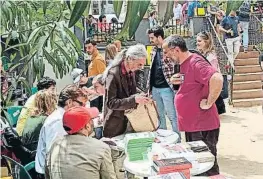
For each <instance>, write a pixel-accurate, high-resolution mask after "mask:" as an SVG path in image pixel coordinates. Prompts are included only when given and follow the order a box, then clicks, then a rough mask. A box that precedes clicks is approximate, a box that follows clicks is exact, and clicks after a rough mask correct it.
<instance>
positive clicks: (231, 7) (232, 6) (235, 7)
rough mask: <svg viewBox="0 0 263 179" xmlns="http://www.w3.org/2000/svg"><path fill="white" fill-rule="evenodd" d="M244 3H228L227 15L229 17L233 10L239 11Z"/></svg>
mask: <svg viewBox="0 0 263 179" xmlns="http://www.w3.org/2000/svg"><path fill="white" fill-rule="evenodd" d="M243 2H244V1H227V8H226V15H229V13H230V11H231V10H235V11H236V10H238V9H239V7H240V6H241V5H242V3H243Z"/></svg>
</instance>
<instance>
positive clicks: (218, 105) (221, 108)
mask: <svg viewBox="0 0 263 179" xmlns="http://www.w3.org/2000/svg"><path fill="white" fill-rule="evenodd" d="M189 52H191V53H195V54H198V55H199V56H201V57H203V59H205V61H206V62H207V63H209V64H210V65H211V63H210V62H209V61H208V60H207V58H206V57H205V56H204V55H202V54H201V53H200V52H198V51H197V50H189ZM178 68H179V71H178ZM178 68H177V73H179V72H180V66H179V67H178ZM179 86H180V85H174V88H175V89H176V90H178V89H179ZM222 90H223V89H222ZM215 104H216V108H217V112H218V114H223V113H226V107H225V103H224V100H223V97H222V92H221V94H220V95H219V97H218V98H217V100H216V102H215Z"/></svg>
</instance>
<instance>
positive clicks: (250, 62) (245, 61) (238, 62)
mask: <svg viewBox="0 0 263 179" xmlns="http://www.w3.org/2000/svg"><path fill="white" fill-rule="evenodd" d="M234 64H235V66H246V65H258V64H259V60H258V58H249V59H235V61H234Z"/></svg>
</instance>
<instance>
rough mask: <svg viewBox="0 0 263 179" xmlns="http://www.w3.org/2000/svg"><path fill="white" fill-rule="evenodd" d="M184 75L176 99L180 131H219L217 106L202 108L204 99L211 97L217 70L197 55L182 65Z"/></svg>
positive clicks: (181, 70)
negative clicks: (210, 88)
mask: <svg viewBox="0 0 263 179" xmlns="http://www.w3.org/2000/svg"><path fill="white" fill-rule="evenodd" d="M180 73H181V74H184V81H183V83H182V84H181V86H180V88H179V90H178V92H177V94H176V98H175V106H176V110H177V115H178V124H179V129H180V131H185V132H196V131H208V130H213V129H217V128H219V126H220V122H219V116H218V113H217V108H216V105H215V104H213V106H212V107H211V108H210V109H208V110H203V109H201V108H200V102H201V100H202V99H207V98H208V95H209V80H210V78H211V77H212V75H213V74H214V73H216V69H215V68H214V67H212V66H211V65H210V64H209V63H208V62H207V61H206V60H205V59H203V58H202V57H201V56H199V55H197V54H193V55H191V56H190V57H189V58H188V59H187V60H186V61H184V62H183V63H182V64H181V69H180Z"/></svg>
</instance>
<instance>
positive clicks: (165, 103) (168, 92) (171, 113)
mask: <svg viewBox="0 0 263 179" xmlns="http://www.w3.org/2000/svg"><path fill="white" fill-rule="evenodd" d="M152 96H153V100H154V101H156V104H157V111H158V114H159V122H160V127H159V128H160V129H167V126H166V119H165V114H167V116H168V118H169V120H170V122H171V124H172V129H173V131H174V132H177V133H178V135H179V137H180V138H181V136H180V132H179V130H178V125H177V124H178V123H177V115H176V110H175V106H174V91H173V90H172V89H171V88H155V87H153V88H152Z"/></svg>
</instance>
